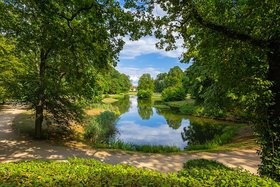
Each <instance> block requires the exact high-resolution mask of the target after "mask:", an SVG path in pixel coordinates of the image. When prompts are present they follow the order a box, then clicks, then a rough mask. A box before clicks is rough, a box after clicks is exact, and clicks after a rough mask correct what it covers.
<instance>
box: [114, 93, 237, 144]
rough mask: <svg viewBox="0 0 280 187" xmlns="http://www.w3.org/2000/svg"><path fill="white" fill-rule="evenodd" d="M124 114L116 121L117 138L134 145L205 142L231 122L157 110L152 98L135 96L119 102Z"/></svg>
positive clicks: (219, 133)
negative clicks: (143, 98) (141, 98)
mask: <svg viewBox="0 0 280 187" xmlns="http://www.w3.org/2000/svg"><path fill="white" fill-rule="evenodd" d="M116 105H117V106H118V107H119V109H120V112H121V113H122V114H121V115H120V117H119V119H118V121H117V122H116V127H117V129H118V133H117V134H116V136H115V140H120V141H122V142H125V143H131V144H135V145H147V144H148V145H164V146H176V147H178V148H180V149H184V148H185V147H186V146H188V145H201V144H205V143H207V142H209V141H211V140H212V139H214V138H215V137H217V136H219V135H221V134H223V131H224V129H225V127H227V126H229V125H232V124H229V123H225V122H221V121H216V120H209V119H201V118H194V117H189V116H186V115H182V114H179V112H178V111H176V110H175V111H174V110H170V109H157V108H155V107H153V101H151V100H140V99H137V97H136V96H129V97H125V98H124V99H122V100H120V101H119V102H117V103H116Z"/></svg>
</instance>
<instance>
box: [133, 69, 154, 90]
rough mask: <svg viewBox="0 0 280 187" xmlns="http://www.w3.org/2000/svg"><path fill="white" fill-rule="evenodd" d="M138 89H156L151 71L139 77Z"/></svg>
mask: <svg viewBox="0 0 280 187" xmlns="http://www.w3.org/2000/svg"><path fill="white" fill-rule="evenodd" d="M137 89H138V90H150V91H152V92H153V91H154V81H153V79H152V77H151V75H150V74H149V73H146V74H143V75H142V76H141V77H140V78H139V81H138V87H137Z"/></svg>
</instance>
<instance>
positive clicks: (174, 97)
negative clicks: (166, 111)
mask: <svg viewBox="0 0 280 187" xmlns="http://www.w3.org/2000/svg"><path fill="white" fill-rule="evenodd" d="M185 97H186V93H185V89H184V88H182V87H179V86H178V87H168V88H166V89H164V90H163V92H162V99H163V100H164V101H180V100H184V99H185Z"/></svg>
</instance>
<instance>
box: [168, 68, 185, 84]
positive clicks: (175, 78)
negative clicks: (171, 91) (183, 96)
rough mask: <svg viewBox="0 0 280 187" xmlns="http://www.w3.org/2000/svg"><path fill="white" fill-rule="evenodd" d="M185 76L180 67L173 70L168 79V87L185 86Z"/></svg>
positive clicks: (170, 71)
mask: <svg viewBox="0 0 280 187" xmlns="http://www.w3.org/2000/svg"><path fill="white" fill-rule="evenodd" d="M184 78H185V74H184V72H183V71H182V69H181V68H180V67H179V66H175V67H173V68H171V69H170V70H169V72H168V74H167V77H166V86H167V87H170V86H179V87H181V86H182V84H183V80H184Z"/></svg>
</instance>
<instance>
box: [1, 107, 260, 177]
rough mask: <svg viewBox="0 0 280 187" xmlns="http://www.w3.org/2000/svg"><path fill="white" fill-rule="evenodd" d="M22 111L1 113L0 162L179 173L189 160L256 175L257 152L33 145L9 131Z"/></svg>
mask: <svg viewBox="0 0 280 187" xmlns="http://www.w3.org/2000/svg"><path fill="white" fill-rule="evenodd" d="M23 111H24V110H22V109H16V108H10V107H6V108H3V109H2V110H0V162H14V161H20V160H33V159H46V160H65V159H67V157H81V158H93V159H97V160H100V161H103V162H106V163H110V164H119V163H124V164H130V165H134V166H136V167H142V168H150V169H154V170H158V171H161V172H171V171H178V170H180V169H182V166H183V163H184V162H185V161H187V160H190V159H196V158H205V159H212V160H217V161H219V162H222V163H223V164H225V165H227V166H230V167H243V168H244V169H246V170H248V171H250V172H251V173H254V174H256V173H257V168H258V164H259V163H260V160H259V157H258V155H257V154H256V150H239V151H230V152H220V153H208V152H202V153H181V154H148V153H131V152H125V151H113V150H102V149H101V150H98V149H91V148H89V147H87V146H86V145H83V144H81V143H77V142H69V143H68V146H57V145H52V144H50V143H49V142H47V141H34V140H28V139H26V138H24V137H20V136H19V135H18V134H16V133H15V132H13V131H12V129H11V124H12V121H13V119H14V118H15V117H16V116H17V115H19V114H20V113H22V112H23Z"/></svg>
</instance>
